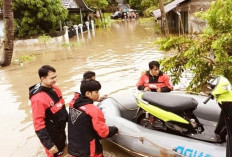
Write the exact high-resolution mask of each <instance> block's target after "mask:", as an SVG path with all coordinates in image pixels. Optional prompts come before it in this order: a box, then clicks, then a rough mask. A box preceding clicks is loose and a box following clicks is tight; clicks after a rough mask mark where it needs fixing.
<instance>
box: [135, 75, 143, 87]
mask: <svg viewBox="0 0 232 157" xmlns="http://www.w3.org/2000/svg"><path fill="white" fill-rule="evenodd" d="M136 86H137V88H138V90H144V88H145V87H144V79H143V75H141V76H140V78H139V81H138V82H137V84H136Z"/></svg>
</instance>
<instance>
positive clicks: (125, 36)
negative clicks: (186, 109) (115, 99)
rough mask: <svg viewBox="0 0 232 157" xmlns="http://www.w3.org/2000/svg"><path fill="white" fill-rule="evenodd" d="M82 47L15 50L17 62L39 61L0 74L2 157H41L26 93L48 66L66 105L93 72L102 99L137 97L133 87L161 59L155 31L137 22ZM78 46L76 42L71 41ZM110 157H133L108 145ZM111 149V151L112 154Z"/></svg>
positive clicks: (100, 35) (97, 32)
mask: <svg viewBox="0 0 232 157" xmlns="http://www.w3.org/2000/svg"><path fill="white" fill-rule="evenodd" d="M90 35H91V36H89V37H88V35H87V33H85V34H84V38H83V39H84V41H83V40H81V37H80V40H81V42H80V43H81V44H80V45H79V46H75V44H72V45H74V46H70V47H64V46H47V45H41V46H40V47H35V46H21V47H19V46H16V47H15V52H14V59H13V60H15V59H17V58H18V57H20V56H21V55H23V54H32V55H34V56H36V58H37V59H36V60H35V61H33V62H31V63H24V65H23V66H20V65H11V66H9V67H4V68H0V98H1V101H0V102H1V103H0V104H1V111H0V119H1V131H0V132H1V134H0V149H1V156H3V157H15V156H17V157H42V156H45V155H44V153H43V148H42V146H41V144H40V142H39V140H38V138H37V137H36V135H35V133H34V130H33V124H32V118H31V110H30V105H29V103H28V87H29V86H31V85H33V84H35V83H37V82H39V77H38V74H37V70H38V68H39V67H41V66H42V65H44V64H50V65H52V66H54V67H55V68H56V70H57V75H58V86H59V87H60V88H61V90H62V92H63V95H64V98H65V100H66V103H68V102H69V101H70V100H71V98H72V94H73V92H74V91H78V87H79V85H80V81H81V78H82V74H83V73H84V72H85V71H87V70H93V71H95V72H96V74H97V80H99V81H100V82H101V83H102V90H101V91H100V92H101V94H108V95H113V94H115V93H123V92H133V91H135V90H136V87H135V84H136V82H137V80H138V78H139V76H140V74H141V72H142V71H143V70H146V69H147V67H148V65H147V64H148V62H149V61H151V60H157V59H159V58H162V57H163V54H161V53H160V52H158V51H157V50H156V49H155V48H154V47H152V46H151V43H152V42H153V41H154V40H155V35H154V33H153V29H152V28H149V27H147V28H145V27H144V26H140V25H139V23H138V22H137V21H119V22H117V23H114V24H112V26H111V28H109V29H95V35H94V34H93V32H91V34H90ZM70 42H71V43H76V42H77V40H76V37H73V38H72V39H71V40H70ZM104 147H106V156H112V157H114V156H115V157H119V156H120V157H122V156H129V154H127V153H126V152H124V151H122V150H121V149H119V148H117V147H116V146H114V145H110V144H108V143H105V144H104ZM112 147H113V148H112Z"/></svg>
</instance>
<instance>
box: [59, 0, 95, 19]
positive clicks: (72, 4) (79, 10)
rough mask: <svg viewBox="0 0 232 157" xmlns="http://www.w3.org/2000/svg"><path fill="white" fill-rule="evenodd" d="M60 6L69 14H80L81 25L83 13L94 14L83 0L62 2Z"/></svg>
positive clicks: (63, 0)
mask: <svg viewBox="0 0 232 157" xmlns="http://www.w3.org/2000/svg"><path fill="white" fill-rule="evenodd" d="M62 4H63V6H64V8H66V9H68V11H69V13H74V14H75V13H76V14H80V16H81V23H83V19H82V17H83V13H89V12H94V11H93V10H92V9H90V8H89V7H88V6H87V5H86V4H85V2H84V0H62Z"/></svg>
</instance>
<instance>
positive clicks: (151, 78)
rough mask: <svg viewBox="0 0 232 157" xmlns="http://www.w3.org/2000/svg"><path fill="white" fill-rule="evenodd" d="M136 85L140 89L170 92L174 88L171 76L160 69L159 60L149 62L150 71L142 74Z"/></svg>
mask: <svg viewBox="0 0 232 157" xmlns="http://www.w3.org/2000/svg"><path fill="white" fill-rule="evenodd" d="M136 86H137V88H138V90H143V91H152V92H170V91H171V90H173V87H172V85H171V83H170V79H169V76H168V75H166V74H164V73H163V72H162V71H160V64H159V62H157V61H151V62H150V63H149V71H146V73H144V74H142V76H141V77H140V78H139V81H138V83H137V84H136Z"/></svg>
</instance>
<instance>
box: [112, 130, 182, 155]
mask: <svg viewBox="0 0 232 157" xmlns="http://www.w3.org/2000/svg"><path fill="white" fill-rule="evenodd" d="M115 135H122V136H129V137H134V138H138V139H139V141H140V142H141V143H144V141H147V142H148V143H150V144H151V145H152V146H153V147H155V148H159V149H160V148H162V151H164V150H168V151H171V152H173V153H174V154H175V155H180V156H181V154H179V153H177V152H175V151H174V149H170V148H166V147H164V146H161V145H158V144H156V143H154V142H152V141H150V140H148V139H147V138H145V137H142V136H133V135H129V134H125V133H121V132H119V133H118V134H115Z"/></svg>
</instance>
